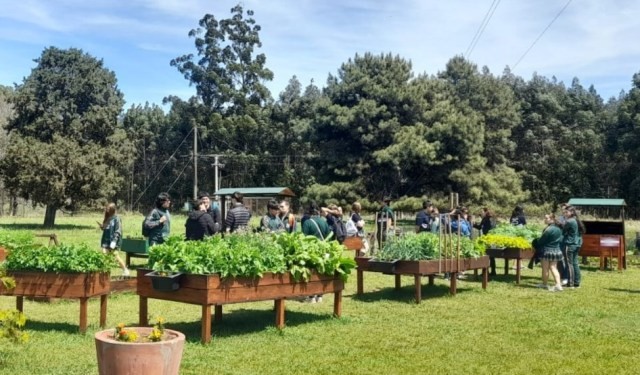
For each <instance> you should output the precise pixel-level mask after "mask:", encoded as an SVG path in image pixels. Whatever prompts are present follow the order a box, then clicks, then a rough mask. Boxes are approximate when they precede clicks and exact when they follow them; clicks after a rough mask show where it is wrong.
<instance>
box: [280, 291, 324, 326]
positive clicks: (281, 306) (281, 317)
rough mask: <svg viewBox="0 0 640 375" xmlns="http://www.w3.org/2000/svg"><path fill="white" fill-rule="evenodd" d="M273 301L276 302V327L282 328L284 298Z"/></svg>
mask: <svg viewBox="0 0 640 375" xmlns="http://www.w3.org/2000/svg"><path fill="white" fill-rule="evenodd" d="M275 303H276V327H277V328H278V329H282V328H284V299H283V298H280V299H277V300H276V302H275ZM334 308H335V306H334Z"/></svg>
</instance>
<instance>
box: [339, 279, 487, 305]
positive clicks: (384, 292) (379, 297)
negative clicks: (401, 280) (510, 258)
mask: <svg viewBox="0 0 640 375" xmlns="http://www.w3.org/2000/svg"><path fill="white" fill-rule="evenodd" d="M469 281H474V280H473V278H469V279H468V280H458V284H457V288H456V293H457V294H459V293H461V292H466V291H469V290H471V289H472V288H465V287H461V285H464V284H463V283H467V282H469ZM365 287H366V286H365ZM450 295H451V294H450V293H449V284H448V283H447V285H442V284H435V285H428V284H424V283H423V284H422V289H421V296H422V299H423V300H425V299H429V298H439V297H443V296H450ZM415 297H416V288H415V285H413V284H412V285H405V286H403V287H401V288H400V289H399V290H396V289H395V288H394V287H391V288H383V289H379V290H376V291H372V292H367V291H366V289H365V292H364V293H363V294H354V295H352V297H351V298H352V299H353V300H355V301H361V302H377V301H397V302H403V303H415V302H416V300H415Z"/></svg>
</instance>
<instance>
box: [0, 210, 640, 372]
mask: <svg viewBox="0 0 640 375" xmlns="http://www.w3.org/2000/svg"><path fill="white" fill-rule="evenodd" d="M96 220H99V217H98V216H87V217H71V218H66V217H65V218H62V217H61V218H58V220H57V222H58V225H59V226H58V227H57V228H56V229H54V230H53V231H38V232H43V233H47V232H55V233H56V234H57V235H58V237H59V238H60V239H61V240H62V241H64V242H87V243H89V244H92V243H95V246H96V250H98V245H99V244H98V242H99V238H100V231H99V230H98V229H97V227H96V225H95V221H96ZM141 220H142V216H141V215H137V216H136V215H127V216H125V217H123V222H124V227H125V235H126V234H127V233H130V234H132V235H133V234H139V231H140V229H139V227H140V222H141ZM40 222H41V218H37V219H15V220H14V219H12V218H1V219H0V226H1V227H2V228H3V229H27V230H34V229H36V226H35V225H34V223H38V224H39V223H40ZM172 228H173V229H174V231H173V232H174V233H177V232H180V231H184V217H178V216H176V217H175V218H174V223H173V225H172ZM632 228H637V224H636V223H634V224H633V225H630V226H628V231H629V230H630V229H631V230H632V231H633V229H632ZM633 239H635V236H634V237H633V238H628V241H631V240H633ZM139 261H142V260H139ZM596 262H597V259H595V258H594V259H592V260H591V263H590V265H589V266H583V283H582V288H581V289H576V290H565V291H564V292H560V293H551V292H547V291H543V290H540V289H536V288H535V287H534V285H535V284H537V283H538V282H539V280H540V268H536V269H534V270H528V269H525V270H524V271H523V280H522V283H521V284H520V285H516V284H515V281H514V279H515V276H513V275H510V276H498V277H496V278H495V279H494V280H493V281H491V282H490V283H489V286H488V288H487V290H486V291H485V290H483V289H482V288H481V284H480V282H479V281H475V280H473V278H470V279H469V280H465V281H460V282H459V284H458V286H459V288H458V294H457V295H456V296H455V297H451V296H450V295H449V294H448V282H446V281H445V280H443V279H441V278H439V279H436V283H435V286H432V287H430V286H427V285H426V284H427V280H426V278H425V280H424V282H423V289H422V293H423V301H422V303H421V304H420V305H416V304H415V303H414V301H413V295H414V294H413V292H414V290H413V277H403V288H402V290H400V291H395V290H394V288H393V284H394V282H393V277H392V276H385V275H380V274H373V273H365V293H364V294H363V295H362V296H357V295H356V294H355V290H356V277H355V274H354V275H353V276H352V277H351V278H350V279H349V282H348V283H347V286H346V290H345V294H344V300H343V317H342V318H341V319H336V318H333V317H332V316H331V313H332V311H333V309H332V307H333V303H332V300H333V298H332V296H330V295H326V296H325V298H324V302H323V303H321V304H308V303H301V302H296V301H287V313H286V322H287V327H286V328H284V329H283V330H277V329H275V328H274V321H275V317H274V313H273V311H272V309H273V303H272V302H257V303H247V304H235V305H228V306H225V308H224V316H223V321H222V322H221V323H219V324H216V323H214V327H213V340H212V342H211V343H210V344H209V345H202V344H200V322H199V319H200V307H199V306H196V305H186V304H180V303H173V302H165V301H158V300H149V312H150V317H151V318H152V319H153V318H154V317H155V316H157V315H162V316H163V317H165V318H166V320H167V327H168V328H171V329H177V330H179V331H182V332H184V333H185V334H186V335H187V341H188V342H187V345H186V347H185V351H184V356H183V361H182V367H181V373H182V374H284V373H286V374H435V373H446V374H449V373H453V374H463V373H464V374H474V373H480V374H532V373H533V374H547V373H553V374H613V373H615V374H632V373H637V371H636V366H637V365H636V361H637V360H640V350H639V348H638V346H639V342H638V337H640V312H639V309H638V307H639V306H640V303H639V302H640V301H639V300H640V268H639V266H638V261H637V260H635V259H631V260H630V262H629V263H630V264H629V265H628V269H627V270H626V271H624V272H617V271H599V270H597V268H596ZM498 263H499V264H498V266H499V267H500V262H498ZM499 272H500V271H499ZM513 272H515V271H512V272H511V273H513ZM114 273H117V271H116V272H114ZM13 307H15V298H12V297H0V309H5V308H13ZM98 310H99V304H98V299H94V300H92V301H91V302H90V305H89V322H90V325H89V330H88V333H87V334H86V335H81V334H79V333H77V324H78V313H79V306H78V303H77V302H75V301H57V302H54V303H50V304H49V303H41V302H33V301H25V306H24V312H25V314H26V315H27V317H28V322H27V327H26V329H27V332H28V333H29V335H30V340H29V342H28V343H26V344H24V345H18V346H16V345H12V344H9V343H8V342H6V341H3V342H1V343H0V353H1V354H0V360H1V361H2V362H1V363H0V374H12V375H19V374H95V373H96V372H97V363H96V357H95V345H94V340H93V333H95V332H96V331H98V330H99V329H100V328H99V327H98V313H99V311H98ZM137 321H138V298H137V296H136V295H135V294H130V293H125V294H116V295H112V296H111V297H110V298H109V306H108V319H107V325H108V326H109V327H114V326H115V325H116V324H117V323H119V322H124V323H125V324H127V325H135V324H136V322H137Z"/></svg>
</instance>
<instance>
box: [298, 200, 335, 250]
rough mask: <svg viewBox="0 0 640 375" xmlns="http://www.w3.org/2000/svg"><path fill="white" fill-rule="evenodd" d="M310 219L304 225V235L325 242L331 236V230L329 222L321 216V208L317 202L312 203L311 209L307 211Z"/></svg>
mask: <svg viewBox="0 0 640 375" xmlns="http://www.w3.org/2000/svg"><path fill="white" fill-rule="evenodd" d="M307 215H308V216H309V218H308V219H307V220H305V222H304V223H303V224H302V233H304V234H306V235H308V236H316V237H318V238H319V239H320V240H321V241H324V240H325V239H326V238H327V237H329V234H331V228H329V224H327V220H325V218H323V217H322V216H320V207H318V204H317V203H316V202H315V201H311V203H310V204H309V209H308V210H307Z"/></svg>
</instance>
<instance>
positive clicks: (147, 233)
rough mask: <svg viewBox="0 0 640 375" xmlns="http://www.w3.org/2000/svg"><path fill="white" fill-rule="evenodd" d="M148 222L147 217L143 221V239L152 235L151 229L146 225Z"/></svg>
mask: <svg viewBox="0 0 640 375" xmlns="http://www.w3.org/2000/svg"><path fill="white" fill-rule="evenodd" d="M146 221H147V218H146V217H145V218H144V219H143V220H142V237H149V236H150V235H151V229H149V227H147V226H146V225H144V223H145V222H146Z"/></svg>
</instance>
